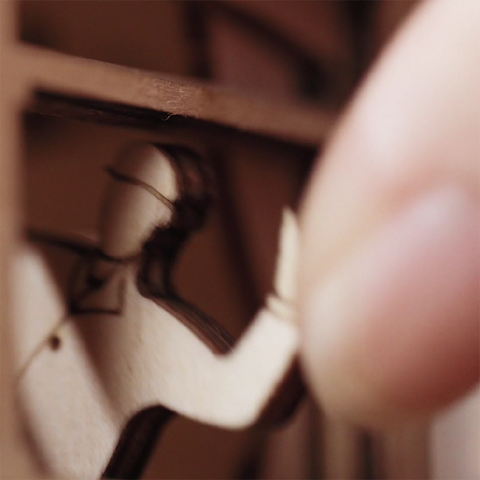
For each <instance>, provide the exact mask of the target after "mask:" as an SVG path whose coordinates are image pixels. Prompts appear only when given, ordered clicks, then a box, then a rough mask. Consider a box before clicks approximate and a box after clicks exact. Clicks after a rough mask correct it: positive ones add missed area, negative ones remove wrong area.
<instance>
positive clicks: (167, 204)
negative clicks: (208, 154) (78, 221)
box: [99, 143, 210, 258]
mask: <svg viewBox="0 0 480 480" xmlns="http://www.w3.org/2000/svg"><path fill="white" fill-rule="evenodd" d="M107 170H108V172H109V173H110V175H111V177H112V180H111V182H110V184H109V186H108V189H107V192H106V197H105V201H104V204H103V211H102V215H101V219H100V228H99V231H100V248H101V249H102V251H103V252H104V253H105V254H107V255H109V256H111V257H115V258H127V257H131V256H134V255H136V254H138V253H139V252H140V251H141V249H142V246H143V245H144V243H145V242H146V241H147V240H148V239H149V238H150V236H151V235H152V233H153V232H154V231H155V230H157V229H159V228H169V227H170V228H172V227H174V228H179V229H183V230H186V231H188V230H194V229H196V228H198V227H199V226H200V225H201V224H202V223H203V220H204V218H205V216H206V208H207V206H208V203H209V200H210V194H209V192H210V188H209V183H210V182H209V175H208V173H207V171H206V169H205V166H204V165H203V164H202V162H200V161H199V158H198V157H197V156H196V154H195V153H194V152H192V151H191V150H188V149H185V148H182V147H174V146H167V145H165V146H164V145H154V144H150V143H137V144H135V145H132V146H131V147H129V148H127V149H126V150H124V151H123V152H122V153H121V154H120V155H119V157H118V158H117V160H116V162H115V163H114V164H113V165H112V166H111V167H109V168H108V169H107Z"/></svg>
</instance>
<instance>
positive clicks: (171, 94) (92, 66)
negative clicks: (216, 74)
mask: <svg viewBox="0 0 480 480" xmlns="http://www.w3.org/2000/svg"><path fill="white" fill-rule="evenodd" d="M8 61H9V63H10V65H11V67H10V71H13V72H15V76H16V77H17V78H18V82H19V83H20V84H22V85H23V86H24V88H25V93H27V94H29V93H30V92H43V93H47V94H55V95H58V96H60V97H62V98H70V97H71V98H74V99H83V100H87V101H94V102H97V103H96V106H97V107H99V108H100V109H101V108H102V107H101V105H104V108H103V110H104V114H105V115H107V116H108V115H116V116H117V117H118V115H119V113H118V112H119V107H120V110H122V109H123V112H125V111H126V110H128V109H129V108H134V109H135V110H136V112H139V111H143V112H146V113H148V112H150V114H151V115H154V114H155V113H157V114H159V113H160V114H163V117H162V118H163V120H164V121H166V119H167V117H168V116H170V115H171V116H184V117H188V118H190V119H195V120H201V121H204V122H208V123H213V124H217V125H222V126H226V127H232V128H235V129H239V130H243V131H247V132H251V133H254V134H258V135H262V136H269V137H275V138H278V139H282V140H286V141H291V142H296V143H301V144H306V145H317V144H318V143H320V142H321V141H322V140H323V139H324V138H325V136H326V135H327V134H328V132H329V131H330V129H331V126H332V123H333V120H334V118H335V116H336V115H335V113H334V112H328V111H323V110H321V109H318V108H312V107H310V106H305V105H296V104H282V103H278V102H275V103H274V102H271V101H266V100H264V99H262V98H259V97H255V96H250V95H245V94H243V93H237V92H234V91H232V90H228V89H226V88H223V87H220V86H217V85H212V84H208V83H201V82H193V81H192V80H190V79H186V78H181V79H179V78H173V77H167V76H163V75H159V74H156V73H151V72H143V71H140V70H137V69H134V68H128V67H123V66H118V65H112V64H107V63H103V62H98V61H96V60H89V59H84V58H78V57H72V56H70V55H66V54H63V53H58V52H54V51H50V50H47V49H43V48H39V47H33V46H28V45H17V46H15V47H14V48H12V49H11V51H10V57H9V59H8ZM77 102H78V101H77ZM108 104H112V105H115V106H116V107H115V108H114V110H115V112H114V113H112V109H111V108H110V109H109V108H108ZM125 109H126V110H125ZM165 114H167V115H165ZM130 117H131V118H132V119H133V120H132V121H135V115H130ZM139 121H140V120H139ZM140 123H141V122H140ZM139 126H144V125H141V124H140V125H139Z"/></svg>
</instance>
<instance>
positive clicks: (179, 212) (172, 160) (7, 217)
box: [0, 0, 428, 478]
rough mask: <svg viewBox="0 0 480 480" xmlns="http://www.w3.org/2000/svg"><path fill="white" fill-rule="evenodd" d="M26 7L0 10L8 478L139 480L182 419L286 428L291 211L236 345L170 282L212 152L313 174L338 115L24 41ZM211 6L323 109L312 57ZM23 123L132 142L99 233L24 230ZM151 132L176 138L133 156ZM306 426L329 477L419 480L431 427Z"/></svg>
mask: <svg viewBox="0 0 480 480" xmlns="http://www.w3.org/2000/svg"><path fill="white" fill-rule="evenodd" d="M27 3H28V2H27ZM47 3H50V2H47ZM51 3H52V4H53V3H54V2H51ZM60 3H63V2H60ZM60 3H59V4H60ZM72 3H73V2H72ZM87 3H89V4H91V5H93V4H97V2H79V4H83V5H86V4H87ZM100 3H101V2H98V4H100ZM109 3H111V4H113V3H114V2H104V3H103V5H105V4H109ZM119 3H120V4H126V3H127V2H119ZM134 3H135V5H137V3H138V4H141V3H143V2H134ZM144 3H145V5H146V4H153V3H155V2H144ZM158 3H163V2H158ZM193 3H194V7H193V8H197V9H198V8H200V7H199V5H201V3H200V2H193ZM247 3H248V4H251V5H253V4H257V5H260V3H261V2H246V4H247ZM300 3H302V2H300ZM307 3H308V2H303V5H304V7H305V5H306V4H307ZM315 3H320V2H312V5H313V4H315ZM322 3H323V2H322ZM325 3H326V2H325ZM354 3H355V2H354ZM357 3H361V2H357ZM20 4H21V2H15V1H9V0H3V1H2V2H0V22H1V25H0V26H1V28H0V67H1V88H0V115H1V119H0V120H1V121H0V133H1V139H0V155H1V161H0V231H1V236H0V275H1V277H0V327H1V336H0V343H1V347H2V348H1V351H0V354H1V362H0V366H1V387H2V388H1V389H0V397H1V398H0V400H1V402H0V406H1V412H0V413H1V418H0V420H1V428H2V432H1V433H2V435H1V438H0V440H1V445H0V447H1V448H0V468H1V475H3V476H4V477H6V478H19V477H22V478H39V477H42V476H43V477H44V476H45V475H47V476H49V475H52V474H54V475H56V476H60V477H63V478H99V477H101V476H103V477H105V478H136V477H139V476H140V475H141V472H142V469H143V468H144V466H145V464H146V462H147V461H148V459H149V457H150V454H151V453H152V451H153V449H154V446H155V442H156V440H157V438H158V436H159V433H160V432H161V430H162V428H163V426H164V425H165V424H166V422H167V421H168V420H169V419H170V418H171V417H172V416H173V415H174V414H176V413H178V414H180V415H183V416H186V417H189V418H192V419H195V420H198V421H200V422H204V423H208V424H211V425H217V426H220V427H225V428H230V429H237V428H238V429H239V428H245V427H249V426H253V425H259V424H262V425H273V424H275V423H277V422H279V421H280V420H282V419H283V418H285V417H286V416H288V414H289V413H290V412H291V411H292V410H293V409H294V407H295V404H296V403H297V402H298V401H299V399H300V397H301V393H302V388H301V384H300V382H299V378H298V375H297V373H298V372H297V369H296V351H297V332H296V327H295V322H294V316H295V308H294V299H295V291H294V288H293V283H292V280H293V278H294V270H295V256H296V254H295V252H296V226H295V217H294V216H293V214H292V213H290V212H289V211H286V212H285V214H284V220H283V227H282V229H281V233H280V235H279V237H280V242H279V244H280V247H279V251H278V253H277V267H276V274H275V282H274V284H275V285H274V288H273V289H272V291H271V292H270V293H269V294H268V295H267V296H266V298H265V299H264V301H263V306H262V307H261V308H260V310H258V312H257V313H256V315H255V316H254V318H253V320H252V322H251V324H250V326H249V327H248V329H247V331H246V332H245V333H244V334H243V335H241V336H240V337H239V338H238V340H234V339H233V338H232V337H231V336H230V335H229V334H228V333H227V331H226V330H225V329H224V328H223V327H222V319H221V318H219V322H217V321H215V320H213V319H212V318H210V317H209V316H207V315H206V314H204V313H202V312H201V311H200V310H199V309H198V308H197V307H195V306H194V305H192V304H190V303H189V302H186V301H185V300H184V299H182V298H180V297H179V295H178V294H177V293H176V291H175V288H174V286H173V284H172V280H171V275H172V273H173V271H174V267H175V260H176V259H177V256H178V255H179V254H180V252H181V250H182V248H183V247H184V245H185V244H186V242H187V241H188V238H189V236H190V235H191V234H193V233H194V232H195V231H196V230H198V229H200V228H201V227H202V224H203V222H204V219H205V217H206V215H207V213H208V210H209V206H210V203H211V197H212V191H213V188H212V179H211V172H210V169H209V167H208V164H209V161H210V158H209V155H208V152H211V151H216V150H222V149H227V150H228V149H232V150H235V149H237V150H241V149H240V148H239V146H243V145H244V144H247V143H248V144H251V145H254V146H255V148H257V147H259V148H261V151H262V153H261V155H262V156H268V155H270V156H271V157H274V158H280V157H281V153H283V152H287V153H288V152H293V154H292V155H291V157H292V158H293V161H292V163H291V165H289V168H290V167H291V168H292V170H293V168H297V169H298V170H302V171H305V172H306V171H307V168H306V167H305V166H300V167H298V163H299V159H305V158H306V159H309V160H311V159H312V158H313V157H314V156H315V155H316V153H315V152H316V151H317V148H318V147H321V145H322V144H323V142H324V141H325V138H326V137H327V136H328V135H329V132H330V131H331V127H332V125H333V124H334V121H335V119H336V116H337V112H336V111H332V110H327V109H325V107H323V106H322V107H319V105H318V104H317V105H305V103H303V104H297V103H295V102H293V103H292V102H283V101H269V100H267V99H266V98H262V97H258V96H257V97H255V96H251V95H248V94H245V93H243V92H239V91H235V90H228V89H225V88H223V87H220V86H218V85H216V84H215V82H204V81H198V80H192V78H187V77H183V76H178V77H177V76H169V75H161V74H157V73H150V72H147V71H142V70H139V69H136V68H131V67H126V66H120V65H115V64H109V63H105V62H101V61H96V60H91V59H87V58H81V57H80V56H77V55H73V54H68V53H60V52H58V51H54V50H49V49H47V48H42V47H39V46H38V45H37V46H34V45H32V44H28V43H26V42H24V41H20V39H19V38H20V37H19V33H18V32H17V31H16V26H18V24H19V20H18V9H19V5H20ZM65 4H66V2H65ZM202 4H203V2H202ZM205 5H207V6H208V5H210V7H211V8H214V9H216V10H217V11H224V13H225V14H226V15H227V16H229V18H234V20H235V22H236V24H237V25H241V26H242V28H245V29H246V30H247V31H248V32H250V33H253V36H254V37H255V38H257V39H261V40H262V41H263V40H265V41H267V43H268V49H269V51H276V52H277V54H278V55H277V57H278V58H281V59H284V60H286V62H287V64H288V65H289V66H290V67H291V68H293V69H295V70H296V71H297V73H299V75H298V78H297V79H296V81H295V82H294V83H295V85H296V87H297V86H298V88H299V89H300V90H301V91H302V92H303V94H305V95H307V97H308V95H310V97H308V98H311V97H312V96H313V97H315V95H318V94H319V92H318V91H317V90H315V88H317V89H318V86H319V85H321V82H317V80H318V79H319V78H320V77H321V76H322V72H323V70H322V68H320V67H319V65H316V64H315V62H314V61H313V60H315V59H313V60H312V56H311V54H306V53H305V51H304V49H302V48H299V46H298V45H296V44H295V43H292V42H290V41H288V38H285V36H284V35H282V34H281V33H279V32H276V31H275V30H274V29H272V28H267V29H265V28H264V27H265V25H264V24H263V23H262V21H258V19H257V20H255V18H254V19H253V20H254V21H252V19H251V18H250V17H249V15H248V14H245V13H243V14H241V15H238V12H237V14H236V13H235V7H234V6H233V2H232V3H230V2H212V3H210V2H205ZM142 8H143V7H142ZM305 8H308V6H307V7H305ZM240 13H241V12H240ZM267 24H268V22H267ZM197 33H198V32H197ZM159 34H161V32H159ZM199 45H200V47H202V45H201V42H199ZM203 46H205V45H203ZM202 48H203V47H202ZM204 53H205V52H203V54H204ZM203 54H202V52H200V53H199V55H197V56H196V58H198V59H200V60H205V58H204V55H203ZM202 55H203V56H202ZM200 63H202V62H200ZM204 63H205V62H204ZM206 66H207V67H208V65H205V64H202V65H200V67H202V68H203V69H205V67H206ZM202 68H199V70H202ZM207 70H208V68H207ZM196 73H199V72H196ZM312 74H313V77H312ZM312 78H314V80H315V81H314V82H312V81H311V80H312ZM344 83H348V79H347V80H346V81H345V79H344ZM344 87H345V85H344ZM315 98H318V97H315ZM297 99H298V98H297ZM303 99H304V100H305V97H304V98H303ZM26 114H27V115H36V116H40V115H41V116H46V117H48V118H51V117H60V118H61V119H66V121H67V122H72V121H74V120H81V121H83V122H86V123H87V124H88V125H94V126H99V125H108V126H109V128H112V129H113V128H119V129H122V128H125V127H128V128H131V129H135V132H136V133H137V134H138V139H137V142H136V143H133V144H131V143H130V141H128V142H127V141H126V142H125V143H124V144H123V149H119V150H118V152H117V153H118V155H117V156H116V157H114V156H112V157H108V158H105V159H104V163H105V166H106V167H108V168H107V171H108V173H109V174H110V177H111V178H110V183H109V185H108V186H107V188H106V189H105V191H104V197H103V203H102V205H103V206H102V211H101V212H99V222H98V229H97V235H89V236H86V235H84V233H81V234H77V233H74V232H70V231H68V232H64V231H62V232H61V233H58V232H52V231H49V230H48V229H42V228H31V227H32V225H30V224H29V223H28V222H27V220H28V219H27V218H26V217H27V216H26V213H25V205H24V201H25V199H24V198H23V197H22V195H24V196H26V195H27V193H26V192H25V190H26V182H25V176H24V170H27V169H28V165H26V163H27V162H26V161H25V159H26V157H27V156H28V155H26V153H25V152H26V150H28V148H26V147H27V146H28V145H26V143H27V139H26V135H25V115H26ZM147 133H148V135H151V136H152V137H154V136H156V135H158V134H159V133H161V134H162V138H165V139H166V140H165V141H163V140H162V141H157V140H155V141H153V140H152V141H149V142H148V143H145V142H142V141H140V140H142V139H144V137H146V136H147ZM72 143H73V144H72V148H75V146H76V145H75V142H72ZM194 144H195V145H196V144H198V145H199V146H200V147H201V148H199V149H196V148H192V145H194ZM232 147H233V148H232ZM199 152H201V154H200V153H199ZM218 183H219V184H220V185H219V186H220V188H224V189H227V188H228V186H226V185H222V181H221V179H220V181H219V182H218ZM291 183H293V182H291ZM297 187H299V185H296V186H293V187H291V190H292V191H293V190H295V189H296V188H297ZM285 203H287V202H285ZM278 209H280V207H279V208H278ZM254 213H255V212H252V211H249V210H248V208H247V212H246V215H245V216H246V217H249V219H251V218H253V217H254ZM252 225H253V226H254V227H258V221H257V223H256V224H255V222H252ZM35 227H38V225H35ZM251 230H252V231H255V233H256V228H253V227H252V228H251ZM272 231H273V229H272ZM273 248H274V246H273V241H272V242H270V243H268V245H267V247H265V249H264V250H262V252H261V253H264V251H265V250H272V249H273ZM261 257H262V255H257V256H256V257H255V258H256V259H258V258H261ZM254 263H255V262H254ZM264 270H265V269H264ZM208 275H209V272H208V271H206V272H205V282H208V281H209V278H208ZM264 291H265V290H264ZM307 420H308V419H307ZM315 422H316V423H315ZM310 423H311V424H312V425H313V426H312V430H311V431H310V430H309V431H308V432H307V433H308V435H306V436H307V437H308V440H309V441H312V444H309V446H308V448H305V449H304V450H305V451H307V450H308V451H309V453H310V454H311V455H312V458H314V457H315V458H317V457H318V458H320V460H319V463H322V464H323V465H322V468H323V470H322V472H323V473H322V476H321V478H360V477H361V476H365V472H366V471H367V467H368V468H370V470H369V472H370V473H369V474H372V469H373V470H374V475H375V478H413V477H415V476H416V478H426V472H427V467H426V463H427V454H426V449H427V446H428V442H427V441H426V432H427V430H426V429H425V428H424V426H420V427H418V426H414V427H413V428H406V429H404V430H402V431H400V432H391V433H388V434H385V435H383V436H381V437H378V438H377V437H372V436H371V435H369V434H367V433H365V432H360V431H359V430H358V429H355V428H353V427H351V426H350V425H347V426H345V425H343V424H338V423H336V422H335V421H332V420H330V419H326V418H323V417H322V416H321V415H318V411H317V417H314V422H310ZM309 426H310V425H309ZM315 429H316V433H317V434H318V433H319V432H320V434H319V435H318V438H317V437H315V438H314V435H311V432H314V433H315V431H314V430H315ZM304 440H305V439H304ZM315 442H316V443H315ZM306 463H308V462H306ZM339 472H340V473H339ZM372 475H373V474H372ZM319 476H320V475H319ZM306 478H316V477H315V476H313V475H310V476H309V477H306Z"/></svg>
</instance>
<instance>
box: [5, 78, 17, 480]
mask: <svg viewBox="0 0 480 480" xmlns="http://www.w3.org/2000/svg"><path fill="white" fill-rule="evenodd" d="M7 87H8V86H7V85H2V88H1V89H0V425H1V430H0V456H1V458H8V459H9V461H8V462H1V464H0V472H1V471H5V469H7V471H9V472H11V471H12V470H11V469H12V467H13V468H14V470H13V471H14V472H15V471H16V470H15V467H14V466H15V464H18V465H20V462H15V458H18V452H19V444H18V424H17V416H16V409H15V398H14V390H13V386H14V373H13V348H12V340H11V338H12V335H11V333H12V332H11V331H12V323H11V320H12V319H11V311H10V306H11V300H12V298H11V295H12V292H11V290H10V286H11V282H10V279H11V267H12V258H13V251H14V250H13V249H14V241H15V239H16V237H17V222H18V217H19V215H18V214H19V211H18V208H17V204H18V201H17V197H18V188H17V178H16V169H17V165H16V162H18V161H19V120H20V119H19V115H18V114H17V109H16V105H15V104H14V102H13V101H12V99H11V98H9V96H8V93H9V89H8V88H7ZM17 473H18V472H17ZM2 478H3V477H2Z"/></svg>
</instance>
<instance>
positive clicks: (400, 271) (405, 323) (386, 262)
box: [301, 187, 480, 426]
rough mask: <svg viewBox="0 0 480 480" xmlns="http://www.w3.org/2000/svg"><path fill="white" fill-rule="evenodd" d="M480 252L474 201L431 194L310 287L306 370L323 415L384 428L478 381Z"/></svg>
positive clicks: (446, 192)
mask: <svg viewBox="0 0 480 480" xmlns="http://www.w3.org/2000/svg"><path fill="white" fill-rule="evenodd" d="M479 245H480V238H479V208H478V202H477V201H476V199H474V198H473V197H470V196H468V195H467V194H465V193H464V192H463V191H462V190H460V189H459V188H455V187H445V188H439V189H435V190H433V191H431V192H429V193H428V194H426V195H423V196H420V197H417V198H416V199H415V200H414V201H412V203H411V204H410V205H409V206H407V208H406V209H404V210H402V211H400V212H399V213H398V214H397V215H396V216H395V217H394V218H393V219H392V220H390V221H387V223H386V224H384V226H383V227H381V228H380V229H379V230H378V231H377V232H376V233H374V234H373V236H372V237H371V239H370V240H369V241H367V243H366V244H365V245H364V246H361V247H360V248H359V249H358V250H357V251H356V252H355V253H353V254H352V255H351V256H350V257H349V258H348V259H346V260H345V261H344V262H343V264H341V265H340V266H339V268H337V269H336V270H335V271H334V273H333V274H332V275H331V276H330V278H329V279H326V281H324V282H322V283H321V284H319V285H317V286H316V287H313V288H312V292H311V293H310V294H309V296H308V297H307V298H309V301H307V302H306V305H305V309H304V311H303V312H301V315H302V317H303V327H302V328H303V332H302V333H303V335H302V336H303V363H304V366H305V371H306V375H307V379H309V380H310V383H311V385H312V388H313V389H314V390H315V391H316V393H317V395H318V397H319V398H320V400H321V401H323V403H324V405H325V406H326V408H327V410H330V411H332V412H333V413H334V414H339V415H341V416H344V417H345V416H346V417H350V418H351V419H353V420H354V421H357V422H360V423H364V424H367V425H369V426H372V425H374V424H380V425H382V424H384V423H389V422H390V421H393V420H394V419H395V418H396V417H399V416H401V415H402V414H403V413H405V414H406V415H410V414H412V412H415V411H416V412H419V411H421V410H425V411H428V410H429V409H432V408H435V407H436V404H442V402H443V403H445V402H447V401H448V400H449V396H455V395H457V394H458V393H459V392H460V391H461V390H462V389H465V388H467V387H468V385H469V384H471V383H472V382H474V381H475V376H477V378H478V344H479V335H478V315H479V314H478V310H479ZM452 319H453V320H454V322H452ZM455 322H457V323H455ZM459 372H461V373H459Z"/></svg>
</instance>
